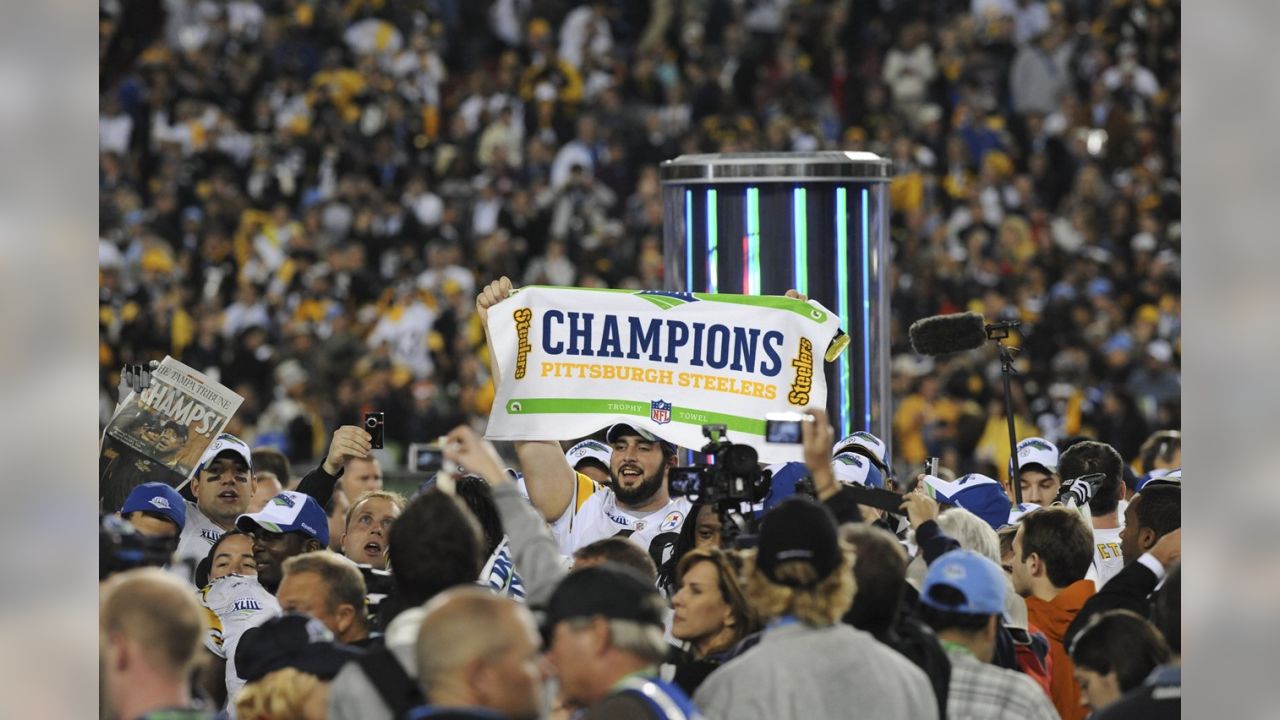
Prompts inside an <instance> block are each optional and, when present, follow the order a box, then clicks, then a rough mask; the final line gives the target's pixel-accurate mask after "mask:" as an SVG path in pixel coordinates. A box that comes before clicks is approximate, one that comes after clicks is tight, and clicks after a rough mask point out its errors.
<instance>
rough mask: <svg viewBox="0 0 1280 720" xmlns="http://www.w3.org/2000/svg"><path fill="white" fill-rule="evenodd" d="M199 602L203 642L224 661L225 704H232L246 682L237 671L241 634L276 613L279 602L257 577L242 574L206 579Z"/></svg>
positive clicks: (278, 609)
mask: <svg viewBox="0 0 1280 720" xmlns="http://www.w3.org/2000/svg"><path fill="white" fill-rule="evenodd" d="M200 602H201V603H202V604H203V605H204V607H205V611H206V613H207V614H208V619H209V634H208V635H207V636H206V637H205V642H204V646H205V647H206V648H208V649H209V651H210V652H212V653H213V654H214V655H217V656H218V657H220V658H223V659H225V660H226V661H227V673H226V684H227V697H228V698H230V699H231V700H230V701H229V702H228V705H230V706H234V698H235V696H236V693H238V692H239V691H240V688H242V687H244V684H245V682H244V680H241V679H240V675H239V673H238V672H237V671H236V646H237V645H238V644H239V643H240V636H241V635H243V634H244V631H245V630H248V629H249V628H251V627H257V626H258V625H261V624H262V623H264V622H266V621H267V620H269V619H271V618H273V617H276V616H277V615H279V614H280V603H279V601H277V600H276V598H275V596H273V595H272V594H271V593H269V592H267V589H266V588H264V587H262V584H261V583H259V582H258V578H256V577H246V576H243V575H226V576H224V577H220V578H218V579H217V580H214V581H213V582H211V583H209V584H208V585H206V586H205V587H204V589H203V590H201V591H200Z"/></svg>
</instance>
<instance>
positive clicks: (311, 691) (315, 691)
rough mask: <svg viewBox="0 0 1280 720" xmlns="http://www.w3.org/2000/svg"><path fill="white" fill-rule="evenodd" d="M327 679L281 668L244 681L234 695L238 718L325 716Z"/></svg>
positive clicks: (321, 719)
mask: <svg viewBox="0 0 1280 720" xmlns="http://www.w3.org/2000/svg"><path fill="white" fill-rule="evenodd" d="M328 699H329V683H326V682H324V681H322V680H321V679H320V678H318V677H316V676H315V675H312V674H311V673H304V672H302V671H300V670H295V669H294V668H291V667H290V668H284V669H282V670H276V671H275V672H272V673H267V674H266V675H264V676H263V677H262V678H261V679H259V680H257V681H255V682H251V683H249V684H248V685H245V686H244V688H243V689H242V690H241V691H240V694H239V695H237V696H236V717H237V718H239V720H324V717H325V703H326V702H327V701H328Z"/></svg>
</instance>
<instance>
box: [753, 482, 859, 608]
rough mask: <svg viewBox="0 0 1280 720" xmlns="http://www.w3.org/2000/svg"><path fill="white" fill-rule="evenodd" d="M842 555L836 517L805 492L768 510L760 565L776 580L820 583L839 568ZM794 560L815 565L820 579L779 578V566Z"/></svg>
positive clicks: (759, 551) (758, 558)
mask: <svg viewBox="0 0 1280 720" xmlns="http://www.w3.org/2000/svg"><path fill="white" fill-rule="evenodd" d="M842 558H843V555H842V554H841V552H840V538H839V532H838V530H837V528H836V519H835V517H834V516H833V515H832V514H831V511H830V510H827V508H826V507H824V506H823V505H819V504H818V503H816V502H814V501H813V500H810V499H809V498H807V497H804V496H803V495H792V496H791V497H789V498H787V499H786V500H783V501H782V502H780V503H778V505H777V507H775V508H773V509H772V510H770V511H769V512H767V513H765V516H764V520H763V521H762V522H761V524H760V540H759V544H758V545H757V549H756V566H757V567H759V568H760V571H761V572H763V573H764V575H765V577H767V578H769V579H770V580H772V581H773V582H775V583H778V584H779V585H788V586H791V587H808V586H809V585H816V584H817V583H818V582H819V581H821V580H822V579H823V578H826V577H827V576H828V575H830V574H831V572H832V571H833V570H835V569H836V567H837V566H838V565H839V564H840V562H841V560H842ZM791 560H801V561H804V562H807V563H809V564H810V565H812V566H813V569H814V570H816V571H817V575H818V580H815V581H814V582H813V583H810V584H809V585H805V584H801V583H797V582H792V581H790V580H785V579H783V578H779V577H778V575H777V570H778V566H779V565H782V564H783V563H785V562H788V561H791Z"/></svg>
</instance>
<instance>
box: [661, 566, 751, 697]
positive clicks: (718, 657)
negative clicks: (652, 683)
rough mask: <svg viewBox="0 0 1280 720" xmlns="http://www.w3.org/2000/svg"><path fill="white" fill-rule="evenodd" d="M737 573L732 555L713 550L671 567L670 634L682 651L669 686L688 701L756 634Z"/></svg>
mask: <svg viewBox="0 0 1280 720" xmlns="http://www.w3.org/2000/svg"><path fill="white" fill-rule="evenodd" d="M741 571H742V560H741V559H740V558H739V557H738V556H737V555H736V554H735V553H733V552H726V551H724V550H721V549H719V548H716V547H701V548H695V549H693V550H690V551H689V552H688V553H686V554H685V556H684V557H682V558H681V559H680V563H679V565H678V566H677V569H676V587H677V591H676V594H675V597H674V598H672V607H673V609H674V610H675V614H674V617H673V620H672V624H671V634H672V635H673V636H674V637H675V638H677V639H679V640H683V641H685V642H686V643H687V647H686V649H685V650H684V651H682V653H681V656H680V657H679V659H678V660H677V661H676V663H675V666H676V672H675V677H674V679H673V682H674V683H675V684H676V685H679V686H680V689H681V690H684V691H685V692H686V693H689V694H690V695H692V694H693V692H694V691H695V690H697V689H698V686H699V685H701V684H702V681H703V680H705V679H706V678H707V676H708V675H710V674H711V672H712V671H713V670H715V669H716V668H718V667H720V665H722V664H723V663H724V662H726V661H727V660H728V659H729V658H730V657H732V655H733V653H734V651H735V648H736V646H737V645H738V643H739V642H741V641H742V639H743V638H745V637H747V636H748V635H750V634H752V633H754V632H755V631H756V630H758V629H759V623H758V622H757V620H756V614H755V611H754V610H752V608H751V606H750V605H749V604H748V603H747V598H746V596H745V595H744V594H743V592H742V586H741V584H740V582H739V579H738V575H739V573H740V572H741Z"/></svg>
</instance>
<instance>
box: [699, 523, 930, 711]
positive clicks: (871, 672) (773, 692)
mask: <svg viewBox="0 0 1280 720" xmlns="http://www.w3.org/2000/svg"><path fill="white" fill-rule="evenodd" d="M745 574H746V576H747V588H746V592H747V599H748V601H749V602H750V603H751V605H752V607H753V608H754V609H755V611H756V613H757V614H758V615H759V616H760V619H761V621H762V622H765V623H771V624H770V625H769V626H768V629H767V630H766V631H765V633H764V635H763V636H762V638H761V639H760V642H759V644H758V646H757V647H756V648H755V649H753V650H752V651H751V652H747V653H744V654H742V655H740V656H738V657H737V658H734V659H733V660H731V661H729V662H728V663H726V664H725V665H724V666H723V667H722V668H721V669H720V670H718V671H716V672H715V673H714V674H713V675H712V676H711V677H709V678H707V680H706V682H704V683H703V684H702V686H701V687H700V688H699V689H698V692H697V702H698V705H699V707H701V708H703V709H704V710H705V711H706V712H707V714H709V715H711V716H713V717H731V716H735V715H736V714H737V713H739V712H748V713H749V714H759V713H763V714H765V715H769V716H793V715H803V716H806V717H809V716H812V717H827V716H833V715H839V714H840V713H841V712H844V711H845V710H841V709H840V708H844V709H847V708H850V707H858V708H862V709H863V710H864V711H865V712H867V713H870V714H873V715H875V716H876V717H886V718H890V717H891V718H933V717H937V716H938V707H937V705H936V703H935V699H934V695H933V690H932V689H931V688H930V686H929V680H928V678H927V677H926V676H925V674H924V673H923V672H921V670H920V669H919V668H917V667H916V666H915V665H912V664H911V663H910V662H909V661H908V660H907V659H906V658H904V657H902V656H901V655H899V654H898V653H897V652H894V651H893V650H890V649H889V648H888V647H887V646H884V645H881V644H880V643H879V642H877V641H876V640H874V639H873V638H872V637H871V636H870V635H868V634H866V633H864V632H862V631H859V630H854V629H853V628H852V627H849V626H847V625H843V624H841V623H840V618H841V617H842V616H843V615H844V613H845V612H846V611H847V610H848V609H849V606H850V604H851V603H852V601H853V597H854V594H855V592H856V588H855V586H854V579H853V566H852V557H851V551H850V550H849V549H848V546H847V545H845V544H844V543H843V542H842V541H841V540H840V539H839V536H838V533H837V529H836V524H835V520H834V518H832V516H831V514H830V513H829V512H828V511H827V510H826V508H824V507H822V506H820V505H818V504H817V503H815V502H813V501H811V500H805V499H802V498H795V499H788V500H785V501H783V502H782V503H781V504H779V505H778V506H776V507H775V508H774V509H773V510H770V511H769V513H768V514H767V515H765V519H764V523H763V526H762V527H761V530H760V539H759V545H758V549H757V554H756V558H755V562H754V563H752V564H751V565H749V566H748V567H747V568H746V570H745ZM747 708H753V709H754V710H752V711H748V710H747Z"/></svg>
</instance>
